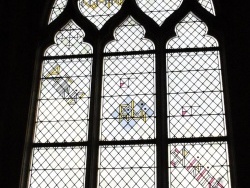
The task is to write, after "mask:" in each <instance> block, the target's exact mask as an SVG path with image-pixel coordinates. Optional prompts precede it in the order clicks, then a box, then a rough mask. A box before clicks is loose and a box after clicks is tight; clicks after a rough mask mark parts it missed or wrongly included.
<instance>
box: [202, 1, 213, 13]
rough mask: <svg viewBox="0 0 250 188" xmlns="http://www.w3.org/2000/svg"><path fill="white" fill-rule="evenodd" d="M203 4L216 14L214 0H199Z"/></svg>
mask: <svg viewBox="0 0 250 188" xmlns="http://www.w3.org/2000/svg"><path fill="white" fill-rule="evenodd" d="M199 3H200V4H201V6H203V7H204V8H205V9H206V10H207V11H208V12H210V13H211V14H213V15H215V10H214V4H213V0H199Z"/></svg>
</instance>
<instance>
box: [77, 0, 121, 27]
mask: <svg viewBox="0 0 250 188" xmlns="http://www.w3.org/2000/svg"><path fill="white" fill-rule="evenodd" d="M123 2H124V0H78V7H79V9H80V11H81V13H82V14H83V15H84V16H85V17H86V18H88V19H89V20H90V21H91V22H92V23H93V24H95V25H96V27H97V28H98V29H101V28H102V26H103V25H104V24H105V23H106V22H107V21H108V20H109V19H110V18H111V17H113V16H114V15H115V14H116V13H117V12H118V11H119V10H120V9H121V6H122V4H123Z"/></svg>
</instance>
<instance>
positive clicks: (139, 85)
mask: <svg viewBox="0 0 250 188" xmlns="http://www.w3.org/2000/svg"><path fill="white" fill-rule="evenodd" d="M144 33H145V31H144V29H143V27H142V26H141V25H140V24H138V23H137V22H136V21H135V20H134V19H133V18H132V17H128V18H127V19H126V20H125V21H124V22H123V23H122V24H121V25H120V26H119V27H118V28H117V29H116V30H115V32H114V36H115V39H116V40H114V41H111V42H109V43H108V44H107V45H106V48H105V52H117V51H119V52H123V51H142V50H146V49H147V50H150V49H154V45H153V43H152V42H151V41H150V40H148V39H145V38H143V37H144ZM122 36H123V37H122ZM138 53H140V52H138ZM154 64H155V56H154V54H138V55H120V56H112V55H111V56H106V57H105V58H104V69H103V70H104V72H103V93H102V96H103V100H102V121H101V139H102V140H138V139H152V138H154V137H155V105H154V101H155V89H154V84H155V76H154V75H155V65H154Z"/></svg>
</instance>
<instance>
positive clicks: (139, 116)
mask: <svg viewBox="0 0 250 188" xmlns="http://www.w3.org/2000/svg"><path fill="white" fill-rule="evenodd" d="M126 108H130V109H131V112H130V114H128V113H127V112H126ZM134 108H135V101H133V100H132V102H131V104H130V105H129V104H121V105H120V106H119V120H120V122H121V121H122V120H123V119H126V120H127V121H129V120H130V119H134V120H140V119H142V120H143V121H144V122H145V123H146V121H147V115H146V112H144V111H143V110H140V112H139V113H137V114H135V109H134Z"/></svg>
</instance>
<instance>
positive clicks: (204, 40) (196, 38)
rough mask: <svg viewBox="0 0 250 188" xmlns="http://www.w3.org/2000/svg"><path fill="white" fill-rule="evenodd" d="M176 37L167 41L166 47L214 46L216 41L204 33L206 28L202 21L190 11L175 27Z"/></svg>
mask: <svg viewBox="0 0 250 188" xmlns="http://www.w3.org/2000/svg"><path fill="white" fill-rule="evenodd" d="M175 31H176V34H177V37H174V38H172V39H170V40H169V41H168V43H167V48H168V49H173V48H174V49H176V48H206V47H216V46H218V43H217V41H216V39H214V38H213V37H211V36H209V35H206V34H207V32H208V28H207V26H206V25H205V23H204V22H202V21H201V20H200V19H199V18H197V17H196V16H195V15H194V14H193V13H192V12H190V13H189V14H188V15H187V16H186V17H185V18H184V19H183V20H182V21H181V22H179V23H178V24H177V25H176V28H175Z"/></svg>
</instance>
